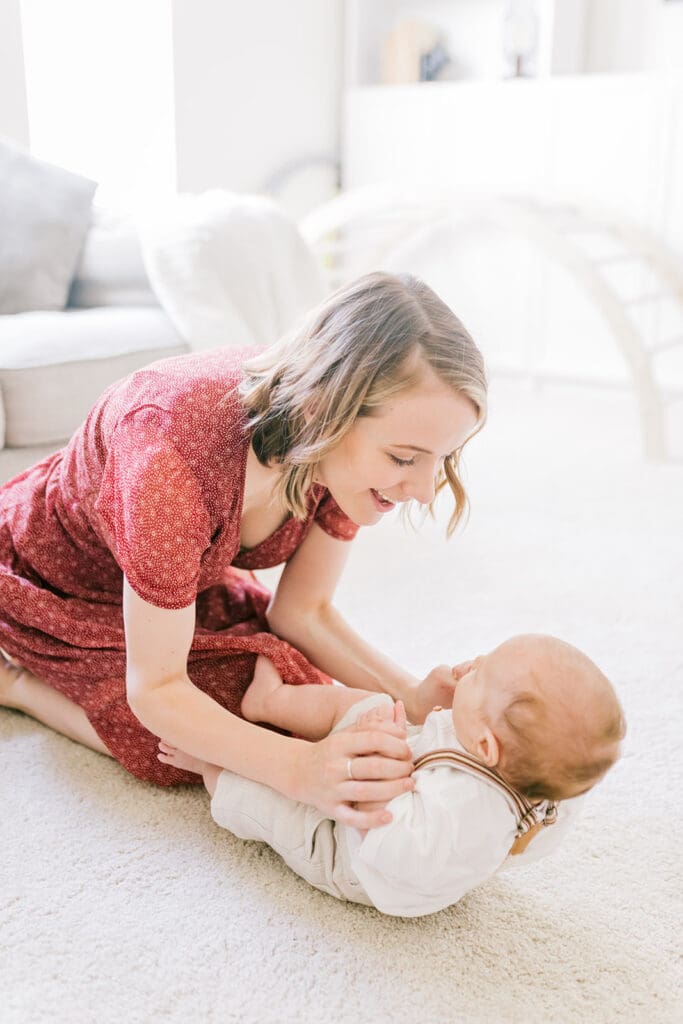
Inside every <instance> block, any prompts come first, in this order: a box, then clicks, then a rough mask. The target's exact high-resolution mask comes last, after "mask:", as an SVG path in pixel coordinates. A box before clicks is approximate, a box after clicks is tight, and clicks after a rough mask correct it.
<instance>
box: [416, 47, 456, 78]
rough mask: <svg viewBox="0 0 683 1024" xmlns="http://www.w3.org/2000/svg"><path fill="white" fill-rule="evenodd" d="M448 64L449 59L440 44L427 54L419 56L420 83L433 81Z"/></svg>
mask: <svg viewBox="0 0 683 1024" xmlns="http://www.w3.org/2000/svg"><path fill="white" fill-rule="evenodd" d="M450 62H451V58H450V57H449V56H448V53H447V52H446V50H445V49H444V47H443V46H442V45H441V43H437V44H436V46H434V47H433V48H432V49H431V50H430V51H429V53H423V54H422V55H421V56H420V81H421V82H433V81H435V79H437V78H438V77H439V74H440V73H441V72H442V71H443V69H444V68H445V67H447V65H448V64H450Z"/></svg>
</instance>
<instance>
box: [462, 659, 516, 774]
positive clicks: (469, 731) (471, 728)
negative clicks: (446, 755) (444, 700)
mask: <svg viewBox="0 0 683 1024" xmlns="http://www.w3.org/2000/svg"><path fill="white" fill-rule="evenodd" d="M495 654H496V651H492V652H491V654H486V655H483V656H481V657H478V658H475V660H474V661H473V662H472V667H471V668H470V670H469V671H468V672H467V673H465V675H463V676H461V678H460V679H458V680H457V681H456V684H455V691H454V694H453V708H452V716H453V727H454V729H455V732H456V735H457V737H458V739H459V740H460V742H461V743H462V745H463V747H464V748H465V750H467V751H468V752H469V753H470V754H475V755H477V756H481V751H480V750H479V749H478V744H479V741H480V739H481V737H482V735H483V733H484V731H485V730H486V729H488V728H490V727H491V723H492V722H496V721H497V720H498V717H499V715H500V712H501V711H502V710H503V709H504V708H505V706H506V705H507V703H508V702H509V700H510V696H511V686H510V684H509V683H508V682H506V680H505V675H504V674H503V673H501V672H499V671H497V665H496V663H495V662H496V659H495V657H494V656H495Z"/></svg>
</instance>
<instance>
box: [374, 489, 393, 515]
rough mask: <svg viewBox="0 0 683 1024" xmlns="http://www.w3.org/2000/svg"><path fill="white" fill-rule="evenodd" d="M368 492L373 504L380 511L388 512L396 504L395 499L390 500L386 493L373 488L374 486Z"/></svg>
mask: <svg viewBox="0 0 683 1024" xmlns="http://www.w3.org/2000/svg"><path fill="white" fill-rule="evenodd" d="M370 494H371V495H372V497H373V500H374V502H375V505H376V506H377V508H378V509H379V510H380V512H390V511H391V509H392V508H394V507H395V505H396V502H395V501H392V500H391V498H387V496H386V494H383V493H382V491H377V490H375V488H374V487H371V488H370Z"/></svg>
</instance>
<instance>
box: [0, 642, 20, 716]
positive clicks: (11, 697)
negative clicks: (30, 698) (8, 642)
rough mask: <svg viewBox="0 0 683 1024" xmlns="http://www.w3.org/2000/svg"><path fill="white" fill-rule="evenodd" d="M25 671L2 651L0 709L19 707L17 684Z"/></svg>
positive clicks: (0, 652)
mask: <svg viewBox="0 0 683 1024" xmlns="http://www.w3.org/2000/svg"><path fill="white" fill-rule="evenodd" d="M23 673H24V669H22V668H21V666H20V665H18V664H17V662H15V661H14V660H13V659H12V658H10V657H8V655H7V654H5V652H4V651H3V650H1V649H0V707H4V708H14V707H17V706H18V705H17V697H16V694H17V691H18V689H19V687H18V686H17V683H18V681H19V679H20V677H21V676H22V675H23Z"/></svg>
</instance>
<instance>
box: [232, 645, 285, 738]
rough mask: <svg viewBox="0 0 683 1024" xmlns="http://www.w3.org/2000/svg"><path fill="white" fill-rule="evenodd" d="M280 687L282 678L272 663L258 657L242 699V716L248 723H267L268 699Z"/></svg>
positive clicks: (260, 656)
mask: <svg viewBox="0 0 683 1024" xmlns="http://www.w3.org/2000/svg"><path fill="white" fill-rule="evenodd" d="M282 685H283V682H282V677H281V676H280V673H279V672H278V670H277V669H276V668H275V666H274V665H273V663H272V661H269V660H268V658H264V657H263V656H262V655H259V657H258V658H257V659H256V668H255V669H254V678H253V679H252V681H251V683H250V684H249V688H248V690H247V691H246V693H245V694H244V697H242V705H241V709H242V714H243V715H244V717H245V718H246V720H247V721H248V722H267V721H268V699H269V698H270V697H271V696H272V694H273V693H274V692H275V690H277V689H279V687H280V686H282Z"/></svg>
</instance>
